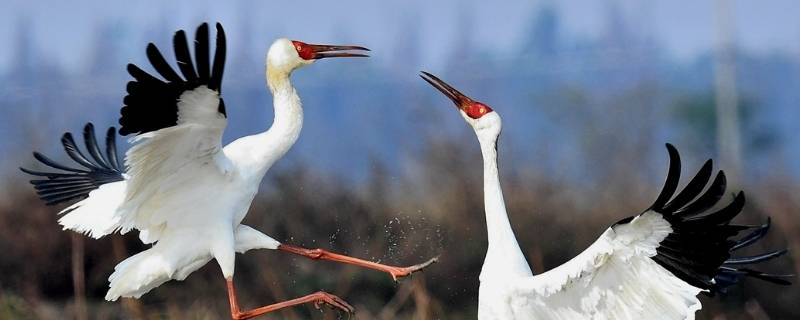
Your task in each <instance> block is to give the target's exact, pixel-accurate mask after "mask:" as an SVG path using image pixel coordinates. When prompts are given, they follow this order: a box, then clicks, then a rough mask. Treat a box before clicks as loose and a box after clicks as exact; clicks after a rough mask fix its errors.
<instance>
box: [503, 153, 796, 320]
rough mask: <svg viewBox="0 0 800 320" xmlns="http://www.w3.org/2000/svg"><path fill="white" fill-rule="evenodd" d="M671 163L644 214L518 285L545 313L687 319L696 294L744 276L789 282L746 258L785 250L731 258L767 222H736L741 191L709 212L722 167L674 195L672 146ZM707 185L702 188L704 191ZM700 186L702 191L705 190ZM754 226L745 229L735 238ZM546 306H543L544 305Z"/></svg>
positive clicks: (676, 167)
mask: <svg viewBox="0 0 800 320" xmlns="http://www.w3.org/2000/svg"><path fill="white" fill-rule="evenodd" d="M667 149H668V151H669V155H670V168H669V174H668V176H667V180H666V183H665V185H664V188H663V190H662V191H661V194H660V195H659V196H658V198H657V199H656V201H655V203H654V204H653V205H652V206H651V207H650V209H648V210H646V211H645V212H644V213H642V214H640V215H638V216H634V217H630V218H626V219H623V220H622V221H620V222H618V223H616V224H614V225H613V226H612V227H611V228H609V229H608V230H606V231H605V232H604V233H603V234H602V235H601V236H600V238H599V239H598V240H597V241H596V242H595V243H594V244H592V245H591V246H590V247H589V248H587V249H586V250H585V251H584V252H583V253H581V254H580V255H578V256H577V257H575V258H573V259H572V260H570V261H569V262H567V263H565V264H563V265H561V266H559V267H557V268H555V269H553V270H550V271H548V272H545V273H543V274H541V275H538V276H535V277H532V278H529V279H526V281H521V282H520V283H519V284H518V285H517V290H519V291H520V292H519V293H518V296H523V297H525V299H527V300H526V301H520V302H519V303H528V304H542V305H547V306H548V307H547V308H534V310H537V311H536V312H545V313H546V314H538V315H537V316H538V317H535V318H537V319H538V318H541V319H548V318H551V319H556V318H560V317H562V318H563V317H566V318H570V317H572V318H576V319H577V318H584V319H589V318H592V319H655V318H659V319H686V318H693V317H694V313H695V311H697V310H699V309H700V301H699V300H698V299H697V297H696V295H697V294H698V293H699V292H701V291H704V292H706V293H708V294H714V293H716V292H721V291H724V290H725V288H726V287H728V286H730V285H732V284H734V283H736V282H737V281H739V280H741V279H742V278H745V277H752V278H757V279H761V280H764V281H768V282H772V283H776V284H782V285H786V284H789V283H788V282H787V281H786V280H784V279H783V278H784V277H785V276H780V275H772V274H766V273H762V272H759V271H756V270H753V269H750V268H747V267H746V265H750V264H754V263H758V262H762V261H766V260H769V259H773V258H775V257H778V256H780V255H782V254H784V253H785V252H786V250H778V251H773V252H768V253H765V254H761V255H756V256H750V257H732V253H733V252H735V251H736V250H738V249H741V248H743V247H746V246H748V245H751V244H753V243H754V242H756V241H757V240H758V239H760V238H761V237H763V236H764V235H765V234H766V232H767V230H768V227H769V222H767V224H765V225H762V226H743V225H734V224H731V220H732V219H733V218H734V217H736V215H737V214H739V212H741V210H742V207H743V205H744V201H745V198H744V194H743V193H741V192H740V193H739V194H737V195H736V196H735V197H734V199H733V201H732V202H731V203H730V204H728V205H727V206H725V207H724V208H722V209H720V210H718V211H715V212H711V213H709V209H711V208H712V207H713V206H714V205H715V204H716V203H717V202H718V201H719V200H720V199H721V198H722V196H723V195H724V193H725V184H726V183H725V175H724V173H723V172H722V171H720V172H719V173H718V174H717V175H716V177H715V178H714V180H713V182H711V184H710V186H709V187H708V188H705V187H706V185H707V184H708V182H709V181H710V178H711V173H712V169H711V161H710V160H709V161H708V162H706V164H705V165H704V166H703V167H702V169H700V171H699V172H698V173H697V175H696V176H695V177H694V178H693V179H692V180H691V181H690V182H689V183H688V184H687V185H686V187H685V188H684V189H683V190H682V191H681V192H679V193H678V194H677V195H676V196H675V197H673V194H674V193H675V191H676V189H677V186H678V180H679V178H680V158H679V156H678V152H677V151H676V150H675V148H674V147H673V146H672V145H669V144H668V145H667ZM704 189H706V190H705V192H703V190H704ZM701 193H702V194H701ZM748 229H751V231H750V232H749V233H747V234H746V235H745V236H743V237H740V238H738V239H735V237H736V236H737V235H738V234H739V233H741V232H743V231H745V230H748ZM542 310H546V311H542Z"/></svg>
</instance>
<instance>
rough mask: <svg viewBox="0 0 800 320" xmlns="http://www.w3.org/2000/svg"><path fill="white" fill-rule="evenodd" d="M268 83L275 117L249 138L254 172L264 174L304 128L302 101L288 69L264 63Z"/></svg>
mask: <svg viewBox="0 0 800 320" xmlns="http://www.w3.org/2000/svg"><path fill="white" fill-rule="evenodd" d="M266 74H267V85H268V86H269V90H270V91H271V92H272V98H273V99H272V100H273V106H274V109H275V119H274V121H273V122H272V126H270V128H269V129H268V130H267V131H265V132H262V133H259V134H256V135H254V136H252V137H253V139H252V143H251V144H250V145H251V148H250V150H249V151H248V152H249V153H251V155H252V157H253V160H254V161H253V165H254V168H252V169H253V170H254V171H255V173H256V174H255V176H257V177H261V176H263V175H264V174H265V173H266V171H267V169H269V168H270V167H271V166H272V164H273V163H275V161H276V160H278V159H280V158H281V157H283V155H284V154H286V152H287V151H289V148H291V147H292V145H294V143H295V141H297V138H298V137H299V135H300V130H301V129H302V128H303V105H302V103H301V102H300V97H299V96H298V95H297V91H296V90H295V89H294V87H293V86H292V83H291V81H290V79H289V76H290V75H291V71H285V70H282V69H279V68H274V67H273V66H272V65H271V64H269V63H267V72H266Z"/></svg>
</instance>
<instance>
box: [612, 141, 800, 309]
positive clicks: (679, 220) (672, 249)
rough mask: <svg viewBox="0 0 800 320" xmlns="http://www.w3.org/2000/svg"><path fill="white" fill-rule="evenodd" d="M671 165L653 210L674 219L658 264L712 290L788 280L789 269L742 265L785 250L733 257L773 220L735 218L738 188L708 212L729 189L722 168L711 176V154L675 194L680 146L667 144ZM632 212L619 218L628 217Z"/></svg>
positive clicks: (739, 202) (741, 200) (739, 199)
mask: <svg viewBox="0 0 800 320" xmlns="http://www.w3.org/2000/svg"><path fill="white" fill-rule="evenodd" d="M667 151H668V153H669V160H670V161H669V170H668V174H667V178H666V181H665V183H664V187H663V188H662V191H661V193H660V194H659V196H658V197H657V198H656V200H655V202H654V203H653V205H652V206H651V207H650V209H649V210H652V211H654V212H657V213H659V214H661V215H662V217H663V218H664V219H665V220H667V222H669V223H670V225H671V227H672V233H670V234H669V235H667V237H666V238H665V239H664V240H662V241H661V243H659V247H658V248H657V249H656V251H657V254H656V255H655V256H653V257H652V259H653V260H655V261H656V262H657V263H658V264H659V265H661V266H662V267H664V268H665V269H667V270H669V271H670V272H672V274H674V275H675V276H677V277H678V278H680V279H681V280H683V281H686V282H687V283H689V284H691V285H693V286H695V287H698V288H701V289H705V290H708V293H709V294H711V295H713V294H715V293H716V292H724V291H725V289H726V288H727V287H728V286H730V285H733V284H735V283H737V282H738V281H740V280H741V279H743V278H745V277H751V278H756V279H760V280H764V281H767V282H770V283H775V284H781V285H788V284H790V283H789V282H788V281H786V280H785V278H786V277H789V276H788V275H776V274H767V273H763V272H760V271H755V270H751V269H747V268H742V267H741V266H743V265H749V264H755V263H759V262H764V261H768V260H771V259H774V258H777V257H780V256H781V255H783V254H785V253H786V250H776V251H771V252H767V253H763V254H759V255H754V256H746V257H732V254H733V253H734V251H736V250H738V249H741V248H744V247H747V246H749V245H752V244H753V243H755V242H756V241H758V240H759V239H761V238H762V237H764V236H765V235H766V233H767V230H768V229H769V220H767V223H766V224H764V225H762V226H741V225H733V224H731V220H733V218H735V217H736V216H737V215H738V214H739V213H740V212H741V211H742V208H743V207H744V203H745V197H744V193H743V192H739V193H738V194H737V195H736V196H735V197H734V199H733V201H731V203H730V204H728V205H726V206H725V207H724V208H722V209H720V210H718V211H716V212H713V213H707V210H709V209H710V208H712V207H713V206H714V205H716V204H717V202H719V200H720V199H721V198H722V196H723V195H724V194H725V187H726V180H725V174H724V173H723V172H722V171H719V173H718V174H717V175H716V177H715V178H714V180H713V182H711V184H710V186H709V187H708V188H707V189H706V191H705V192H703V189H704V188H705V187H706V185H708V182H709V180H710V179H711V172H712V169H711V167H712V164H711V160H708V161H706V163H705V164H704V165H703V167H702V168H701V169H700V170H699V171H698V173H697V174H696V175H695V177H694V178H692V180H691V181H690V182H689V183H688V184H687V185H686V187H684V189H683V190H682V191H680V192H679V193H678V195H677V196H675V197H674V198H673V195H674V194H675V191H676V190H677V187H678V182H679V180H680V175H681V163H680V156H679V154H678V151H677V150H676V149H675V147H673V146H672V145H671V144H667ZM632 218H633V217H629V218H626V219H622V220H621V221H620V222H617V223H616V224H625V223H629V222H630V221H631V220H632ZM748 229H755V230H753V231H751V232H750V233H748V234H747V235H745V236H743V237H741V238H739V239H738V240H736V239H734V238H735V237H736V236H737V235H739V233H740V232H742V231H744V230H748Z"/></svg>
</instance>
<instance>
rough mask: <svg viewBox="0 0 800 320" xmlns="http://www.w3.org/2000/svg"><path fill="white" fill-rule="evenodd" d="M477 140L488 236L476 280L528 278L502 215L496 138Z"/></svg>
mask: <svg viewBox="0 0 800 320" xmlns="http://www.w3.org/2000/svg"><path fill="white" fill-rule="evenodd" d="M478 138H479V140H480V143H481V153H482V154H483V193H484V198H483V201H484V206H485V210H486V231H487V233H488V237H489V248H488V249H487V250H486V259H485V260H484V262H483V267H482V268H481V275H480V280H481V281H484V280H488V279H492V278H509V277H520V276H522V277H524V276H531V275H532V272H531V269H530V267H529V266H528V262H527V261H526V260H525V256H524V255H523V254H522V250H520V247H519V244H518V243H517V238H516V237H515V236H514V230H512V229H511V223H510V222H509V220H508V213H507V212H506V205H505V200H504V199H503V190H502V189H501V187H500V175H499V173H498V169H497V136H494V137H486V138H483V137H481V136H480V135H479V137H478Z"/></svg>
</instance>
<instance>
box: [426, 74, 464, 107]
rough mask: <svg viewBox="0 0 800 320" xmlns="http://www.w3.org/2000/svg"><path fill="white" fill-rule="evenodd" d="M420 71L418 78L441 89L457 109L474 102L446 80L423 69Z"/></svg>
mask: <svg viewBox="0 0 800 320" xmlns="http://www.w3.org/2000/svg"><path fill="white" fill-rule="evenodd" d="M420 72H421V73H422V74H421V75H419V76H420V78H422V80H425V81H427V82H428V83H430V84H431V85H432V86H433V87H434V88H436V89H437V90H439V91H441V92H442V93H443V94H444V95H445V96H447V97H448V98H450V100H452V101H453V103H454V104H455V105H456V107H458V108H459V109H462V110H463V109H464V108H465V107H466V106H467V105H469V104H471V103H473V102H474V101H472V99H470V98H469V97H467V96H465V95H464V94H463V93H461V92H459V91H458V90H456V89H455V88H453V87H452V86H450V85H449V84H447V83H446V82H444V81H442V79H439V78H438V77H436V76H434V75H432V74H430V73H428V72H425V71H420Z"/></svg>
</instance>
